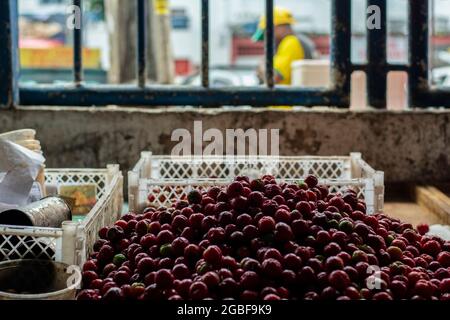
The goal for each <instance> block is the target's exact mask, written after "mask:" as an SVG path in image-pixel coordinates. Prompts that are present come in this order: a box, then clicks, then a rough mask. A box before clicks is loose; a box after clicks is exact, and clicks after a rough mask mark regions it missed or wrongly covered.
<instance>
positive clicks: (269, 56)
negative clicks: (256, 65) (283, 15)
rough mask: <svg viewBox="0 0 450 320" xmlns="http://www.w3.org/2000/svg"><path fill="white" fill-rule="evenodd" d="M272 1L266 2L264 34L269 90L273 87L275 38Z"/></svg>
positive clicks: (267, 0)
mask: <svg viewBox="0 0 450 320" xmlns="http://www.w3.org/2000/svg"><path fill="white" fill-rule="evenodd" d="M273 9H274V6H273V0H266V34H265V37H264V38H265V42H266V43H265V52H266V68H265V69H266V84H267V86H268V87H269V88H273V87H274V86H275V80H274V70H273V56H274V54H275V37H274V25H273Z"/></svg>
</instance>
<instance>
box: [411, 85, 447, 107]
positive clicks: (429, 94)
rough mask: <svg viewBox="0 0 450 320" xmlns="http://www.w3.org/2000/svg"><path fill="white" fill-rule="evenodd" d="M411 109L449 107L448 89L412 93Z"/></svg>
mask: <svg viewBox="0 0 450 320" xmlns="http://www.w3.org/2000/svg"><path fill="white" fill-rule="evenodd" d="M412 107H422V108H426V107H447V108H448V107H450V90H449V89H448V88H432V89H428V90H419V91H417V92H415V93H414V104H413V105H412Z"/></svg>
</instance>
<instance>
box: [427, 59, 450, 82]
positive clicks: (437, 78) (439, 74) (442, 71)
mask: <svg viewBox="0 0 450 320" xmlns="http://www.w3.org/2000/svg"><path fill="white" fill-rule="evenodd" d="M438 57H439V60H440V61H441V62H442V63H443V64H448V65H449V66H445V67H439V68H434V69H433V70H432V72H431V74H432V83H433V85H436V86H438V87H450V52H447V51H441V52H439V53H438Z"/></svg>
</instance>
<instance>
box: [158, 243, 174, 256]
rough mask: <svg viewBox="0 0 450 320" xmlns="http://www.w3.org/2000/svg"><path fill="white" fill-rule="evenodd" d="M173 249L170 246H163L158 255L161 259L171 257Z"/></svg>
mask: <svg viewBox="0 0 450 320" xmlns="http://www.w3.org/2000/svg"><path fill="white" fill-rule="evenodd" d="M172 252H173V249H172V245H171V244H164V245H162V246H161V248H160V249H159V253H160V255H161V256H162V257H170V256H171V255H172Z"/></svg>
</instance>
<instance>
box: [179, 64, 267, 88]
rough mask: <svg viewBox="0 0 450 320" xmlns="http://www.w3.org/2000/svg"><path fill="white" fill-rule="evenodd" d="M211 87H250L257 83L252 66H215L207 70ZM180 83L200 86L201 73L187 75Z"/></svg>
mask: <svg viewBox="0 0 450 320" xmlns="http://www.w3.org/2000/svg"><path fill="white" fill-rule="evenodd" d="M209 82H210V86H211V87H251V86H257V85H259V81H258V77H257V76H256V71H255V68H254V67H242V66H236V67H234V66H216V67H212V68H210V70H209ZM181 84H182V85H190V86H200V85H201V74H200V72H196V73H195V74H193V75H191V76H188V77H187V78H185V79H184V80H182V81H181Z"/></svg>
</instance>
